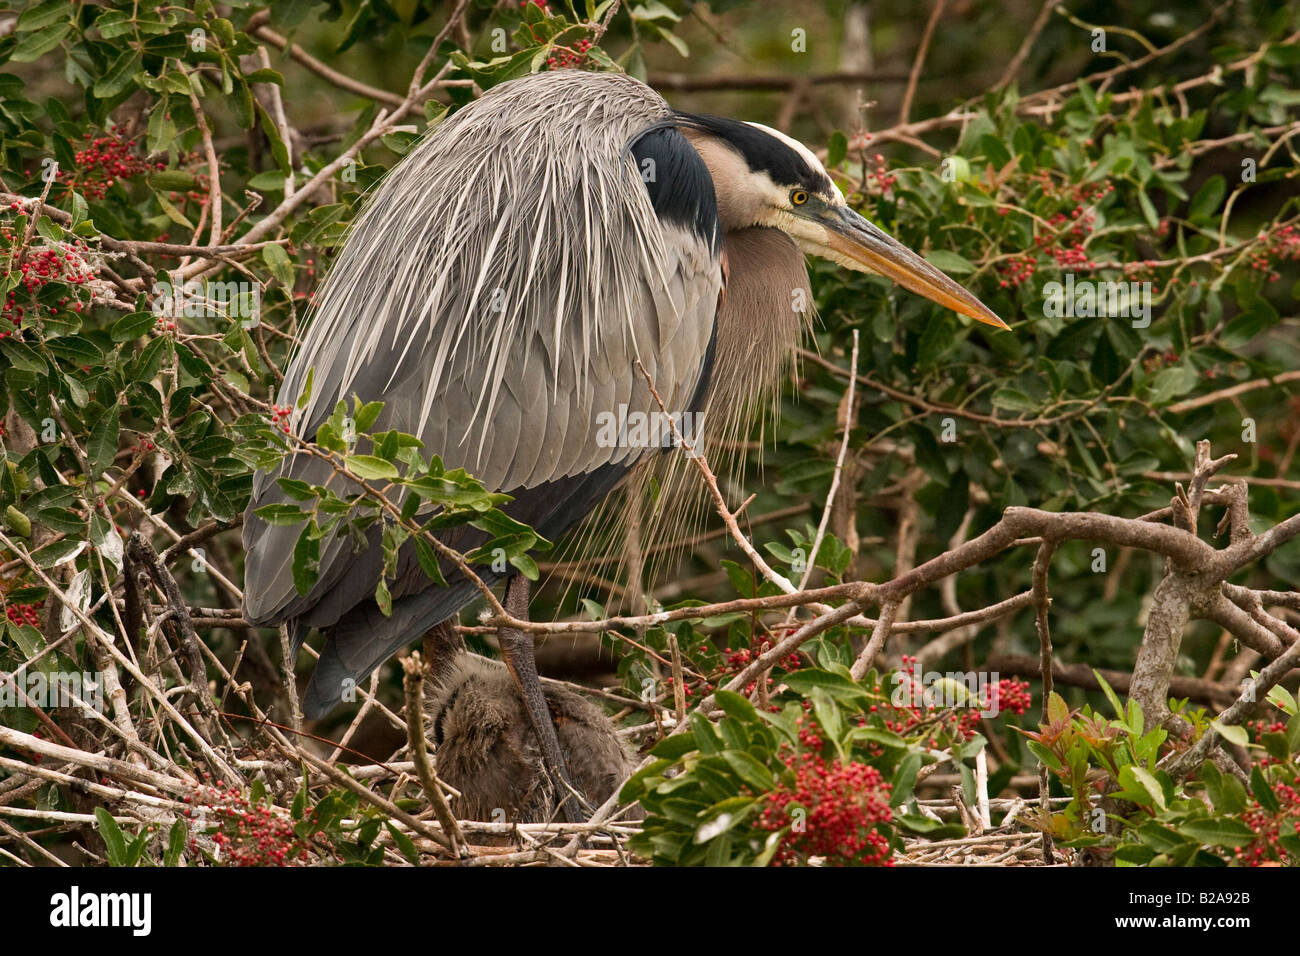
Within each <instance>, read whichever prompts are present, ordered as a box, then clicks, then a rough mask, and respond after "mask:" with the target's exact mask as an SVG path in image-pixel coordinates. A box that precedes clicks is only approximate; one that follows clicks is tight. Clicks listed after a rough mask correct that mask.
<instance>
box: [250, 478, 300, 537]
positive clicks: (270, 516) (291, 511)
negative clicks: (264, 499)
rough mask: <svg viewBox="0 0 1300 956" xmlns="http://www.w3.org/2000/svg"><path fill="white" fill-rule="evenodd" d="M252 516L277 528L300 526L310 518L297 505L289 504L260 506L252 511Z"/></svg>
mask: <svg viewBox="0 0 1300 956" xmlns="http://www.w3.org/2000/svg"><path fill="white" fill-rule="evenodd" d="M282 480H287V479H282ZM253 514H255V515H257V516H258V517H259V518H261V519H262V520H263V521H265V522H266V523H267V524H269V525H277V526H282V525H294V524H302V523H303V522H304V521H306V520H307V519H308V518H310V517H311V515H310V514H309V513H307V512H306V511H303V510H302V509H301V508H299V507H298V506H297V505H289V504H274V505H262V507H260V508H256V509H254V511H253Z"/></svg>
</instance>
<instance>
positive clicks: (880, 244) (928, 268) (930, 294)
mask: <svg viewBox="0 0 1300 956" xmlns="http://www.w3.org/2000/svg"><path fill="white" fill-rule="evenodd" d="M817 221H818V222H820V223H821V224H822V225H823V226H825V227H826V234H827V236H826V242H827V244H828V245H829V246H830V248H831V250H832V251H834V252H835V253H836V254H837V255H839V256H841V257H843V258H845V259H848V260H851V261H852V262H855V263H858V264H859V265H862V266H864V267H866V268H867V269H869V270H871V271H872V272H876V273H879V274H880V275H882V276H885V277H887V278H889V279H893V280H894V281H895V282H897V283H898V284H899V285H901V286H902V287H903V288H905V289H910V290H912V291H913V292H915V293H917V294H918V295H923V296H925V297H926V298H927V299H931V300H933V301H935V302H938V303H939V304H940V305H942V306H945V307H947V308H949V309H952V310H954V311H956V312H960V313H961V314H962V315H969V316H970V317H971V318H972V319H975V320H976V321H978V322H983V323H985V324H987V325H993V326H996V327H998V328H999V329H1009V328H1011V326H1009V325H1007V324H1006V323H1005V322H1003V321H1002V320H1001V319H999V318H998V317H997V316H996V315H994V314H993V312H992V311H991V310H990V309H989V308H988V307H987V306H986V305H984V303H983V302H981V301H980V300H979V299H977V298H975V296H973V295H971V294H970V293H969V292H967V291H966V290H965V289H963V288H962V287H961V286H960V285H958V284H957V283H956V282H954V281H953V280H952V279H950V278H948V277H947V276H946V275H944V274H943V273H942V272H940V271H939V270H938V269H936V268H935V267H934V266H932V265H930V263H928V262H926V261H925V260H924V259H922V258H921V257H920V256H918V255H917V254H916V253H915V252H913V251H912V250H911V249H908V248H907V247H906V246H905V245H903V244H902V243H901V242H899V241H898V240H897V239H895V238H894V237H893V236H890V235H889V234H888V233H885V232H883V231H882V230H880V229H879V228H877V227H876V226H875V225H873V224H872V223H870V222H869V221H867V220H866V219H864V218H863V217H862V216H860V215H858V214H857V213H856V212H854V211H853V210H852V209H849V208H848V207H846V206H833V207H830V208H828V209H826V210H825V212H824V214H823V215H821V216H818V217H817Z"/></svg>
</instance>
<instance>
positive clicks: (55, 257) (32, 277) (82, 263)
mask: <svg viewBox="0 0 1300 956" xmlns="http://www.w3.org/2000/svg"><path fill="white" fill-rule="evenodd" d="M9 208H10V209H11V210H14V211H15V212H21V211H22V203H20V202H17V201H15V202H12V203H10V204H9ZM0 238H2V239H3V240H4V243H5V244H6V245H9V246H14V245H17V244H18V243H19V242H21V239H20V238H19V237H17V236H16V235H15V232H14V230H13V228H12V227H10V226H4V227H0ZM18 273H19V276H18V285H17V286H15V287H14V288H13V289H10V290H9V293H8V294H7V295H6V296H5V298H4V302H3V305H0V326H3V327H4V330H3V331H0V338H8V337H9V336H10V335H17V334H18V333H16V332H10V331H9V330H8V327H7V325H6V324H5V323H6V320H7V323H8V325H12V326H13V327H14V328H15V329H17V328H20V327H21V326H22V324H23V319H24V318H25V317H26V316H27V311H28V309H30V310H31V313H32V315H33V316H35V315H39V313H40V310H41V308H42V306H41V305H40V304H38V303H36V302H34V301H30V300H31V299H34V298H35V296H36V294H37V293H38V292H40V291H41V289H43V288H44V287H45V286H47V285H49V284H50V283H51V282H61V283H67V284H68V285H72V286H85V285H86V284H87V283H89V282H90V281H91V280H92V279H93V278H94V277H95V271H94V269H93V268H92V267H91V265H90V263H89V262H88V261H87V260H86V244H85V243H84V242H82V241H81V240H80V239H77V240H75V241H73V242H60V243H57V244H56V245H54V246H49V247H46V248H39V249H38V248H33V249H30V250H29V251H28V254H27V256H26V258H24V259H23V262H22V265H21V266H19V269H18ZM20 292H21V293H24V296H23V302H24V303H26V304H25V305H20V304H19V299H18V296H19V293H20ZM69 302H71V303H72V305H71V308H72V311H73V312H81V311H82V309H84V308H85V303H84V302H82V301H80V300H79V299H74V298H72V297H71V296H64V297H62V298H60V299H59V300H58V301H57V302H55V304H53V305H50V306H47V307H48V308H49V310H50V314H51V315H57V314H58V313H59V310H60V309H62V308H66V307H67V306H68V304H69Z"/></svg>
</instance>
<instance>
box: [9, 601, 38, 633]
mask: <svg viewBox="0 0 1300 956" xmlns="http://www.w3.org/2000/svg"><path fill="white" fill-rule="evenodd" d="M44 606H45V602H44V601H37V602H36V603H35V604H10V605H8V606H6V607H5V616H6V617H7V618H9V620H10V622H11V623H13V624H16V625H18V626H19V627H22V626H23V625H24V624H30V625H31V626H32V627H39V626H40V621H41V617H40V614H39V613H37V612H39V611H40V609H41V608H42V607H44Z"/></svg>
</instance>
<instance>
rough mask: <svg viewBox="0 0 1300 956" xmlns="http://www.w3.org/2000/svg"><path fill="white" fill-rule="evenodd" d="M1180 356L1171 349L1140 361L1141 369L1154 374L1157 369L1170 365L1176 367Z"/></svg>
mask: <svg viewBox="0 0 1300 956" xmlns="http://www.w3.org/2000/svg"><path fill="white" fill-rule="evenodd" d="M1180 358H1181V356H1179V354H1178V353H1177V352H1175V351H1174V350H1173V349H1165V350H1164V351H1163V352H1160V353H1158V354H1156V355H1148V356H1147V357H1146V358H1144V359H1143V360H1142V367H1143V368H1144V369H1146V370H1147V371H1148V372H1154V371H1156V370H1157V369H1161V368H1165V367H1167V366H1170V365H1177V364H1178V361H1179V359H1180Z"/></svg>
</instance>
